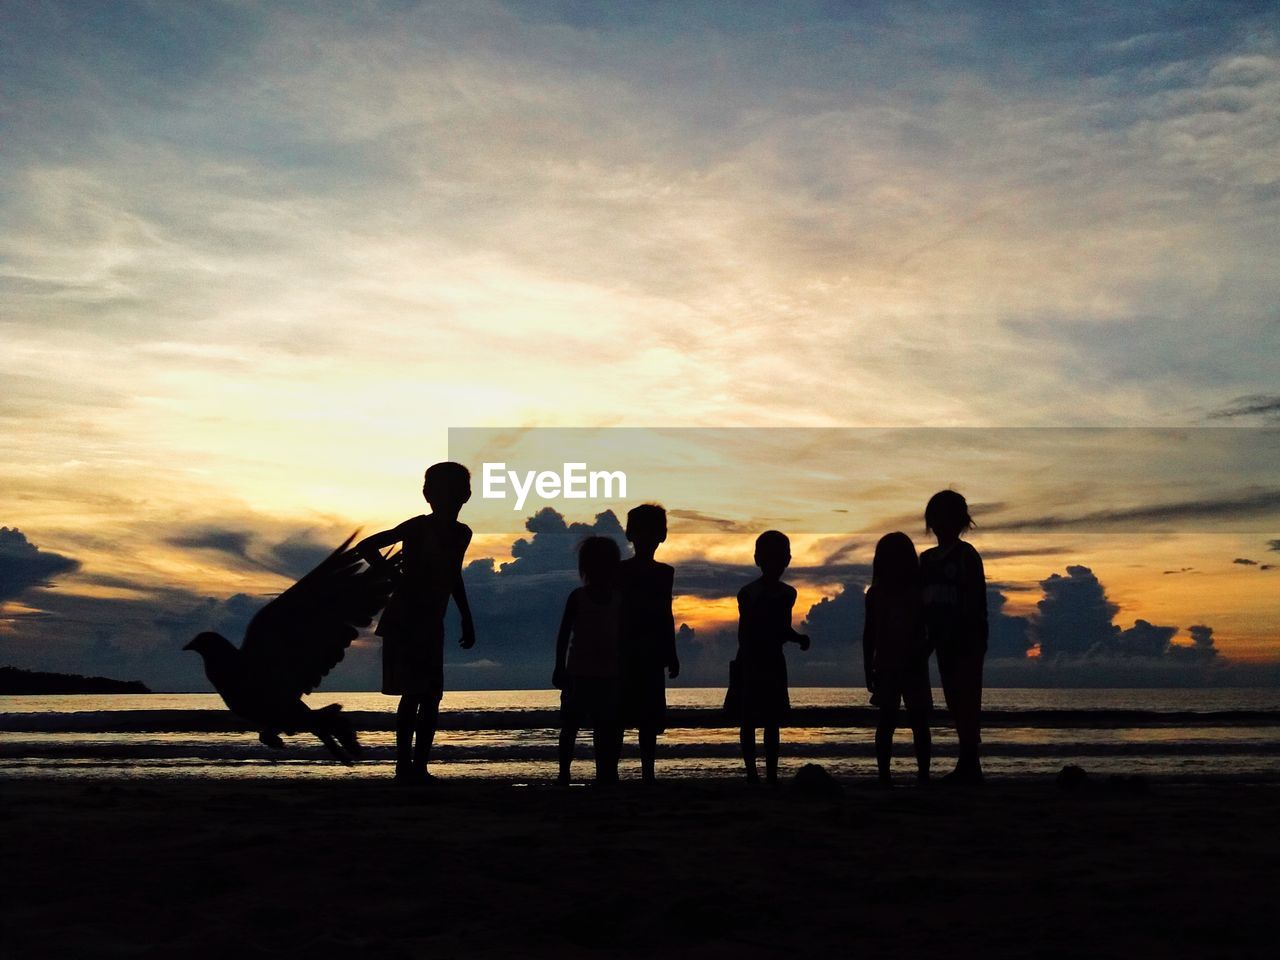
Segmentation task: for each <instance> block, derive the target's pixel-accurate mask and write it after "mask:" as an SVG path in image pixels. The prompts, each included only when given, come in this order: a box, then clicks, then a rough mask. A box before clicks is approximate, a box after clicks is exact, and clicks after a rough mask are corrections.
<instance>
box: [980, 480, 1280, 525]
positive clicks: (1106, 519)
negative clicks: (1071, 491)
mask: <svg viewBox="0 0 1280 960" xmlns="http://www.w3.org/2000/svg"><path fill="white" fill-rule="evenodd" d="M1278 510H1280V490H1260V491H1250V492H1242V493H1239V494H1236V495H1232V496H1220V497H1206V498H1203V499H1195V500H1176V501H1169V502H1166V503H1159V504H1150V505H1145V506H1140V507H1127V508H1117V509H1108V510H1094V511H1089V512H1086V513H1080V514H1076V515H1074V516H1064V515H1061V514H1041V515H1039V516H1035V517H1020V518H1017V519H1011V520H994V521H991V522H989V523H985V524H983V530H984V531H993V532H994V531H1002V532H1011V531H1019V530H1049V529H1058V528H1064V527H1097V528H1102V529H1105V528H1107V527H1112V526H1121V525H1125V524H1139V523H1140V524H1152V523H1169V522H1174V521H1181V522H1185V521H1206V520H1236V519H1252V518H1258V517H1268V516H1271V515H1272V514H1274V513H1275V512H1276V511H1278Z"/></svg>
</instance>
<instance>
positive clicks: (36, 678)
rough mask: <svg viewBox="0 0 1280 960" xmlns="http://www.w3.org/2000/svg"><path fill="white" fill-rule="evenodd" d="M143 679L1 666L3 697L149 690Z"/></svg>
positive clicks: (0, 691) (148, 691) (1, 691)
mask: <svg viewBox="0 0 1280 960" xmlns="http://www.w3.org/2000/svg"><path fill="white" fill-rule="evenodd" d="M150 692H151V690H150V689H148V687H147V685H146V684H145V683H143V682H142V681H141V680H112V679H111V678H109V677H82V676H80V675H79V674H75V673H41V672H39V671H36V670H19V669H18V668H17V667H0V696H5V697H10V696H15V695H16V696H21V695H26V694H39V695H43V696H50V695H57V694H63V693H150Z"/></svg>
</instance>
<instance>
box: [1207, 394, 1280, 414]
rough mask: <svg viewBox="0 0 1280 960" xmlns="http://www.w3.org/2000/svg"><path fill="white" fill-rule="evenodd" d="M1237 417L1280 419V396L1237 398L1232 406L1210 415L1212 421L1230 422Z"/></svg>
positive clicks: (1263, 395) (1254, 395)
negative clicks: (1229, 420)
mask: <svg viewBox="0 0 1280 960" xmlns="http://www.w3.org/2000/svg"><path fill="white" fill-rule="evenodd" d="M1236 417H1265V418H1267V419H1271V420H1274V419H1276V418H1277V417H1280V395H1276V394H1266V393H1256V394H1252V395H1250V396H1247V397H1236V399H1234V400H1232V401H1231V403H1230V404H1228V405H1227V406H1225V407H1222V408H1221V409H1218V410H1215V411H1213V412H1212V413H1210V414H1209V419H1211V420H1228V419H1234V418H1236Z"/></svg>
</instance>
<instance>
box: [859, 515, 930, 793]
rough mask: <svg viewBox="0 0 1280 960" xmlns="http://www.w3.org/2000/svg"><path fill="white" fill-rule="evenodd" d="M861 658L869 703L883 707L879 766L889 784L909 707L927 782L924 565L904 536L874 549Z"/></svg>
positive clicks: (884, 539)
mask: <svg viewBox="0 0 1280 960" xmlns="http://www.w3.org/2000/svg"><path fill="white" fill-rule="evenodd" d="M865 602H866V618H865V620H864V623H863V628H862V658H863V666H864V667H865V668H866V672H867V689H868V690H869V691H871V702H872V703H873V704H875V705H876V706H878V707H879V708H880V719H879V722H878V723H877V724H876V765H877V767H878V768H879V771H880V782H881V783H889V782H890V778H889V758H890V756H891V754H892V752H893V734H894V730H895V729H896V728H897V720H898V708H899V707H900V706H901V705H902V704H903V703H904V702H905V704H906V707H907V719H908V721H909V723H910V724H911V734H912V739H913V740H914V743H915V749H916V770H917V777H918V778H919V780H920V781H921V782H922V783H923V782H927V781H928V779H929V753H930V743H929V714H930V713H931V712H932V711H933V691H932V690H931V689H930V687H929V639H928V636H927V634H926V632H925V624H924V611H923V609H922V608H921V604H920V562H919V560H918V559H917V558H916V548H915V545H914V544H913V543H912V542H911V538H910V537H908V536H907V535H906V534H905V533H901V532H894V533H888V534H885V535H884V536H883V537H881V538H880V542H879V543H877V544H876V552H875V558H874V559H873V560H872V563H871V586H870V588H869V589H868V590H867V593H866V600H865Z"/></svg>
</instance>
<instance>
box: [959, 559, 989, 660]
mask: <svg viewBox="0 0 1280 960" xmlns="http://www.w3.org/2000/svg"><path fill="white" fill-rule="evenodd" d="M969 552H970V553H971V554H972V555H973V563H972V564H971V565H966V566H967V567H968V569H966V571H965V574H966V578H965V579H966V581H967V582H966V583H965V584H964V587H963V589H962V590H961V591H960V598H961V603H962V605H963V609H962V614H963V616H964V621H965V626H966V627H967V628H968V632H969V634H970V637H971V639H974V640H980V641H981V642H982V648H983V649H984V650H985V649H986V647H987V639H988V638H987V630H988V628H987V575H986V571H985V570H983V568H982V557H981V556H980V555H979V554H978V551H977V550H974V549H973V548H972V547H970V548H969Z"/></svg>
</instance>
